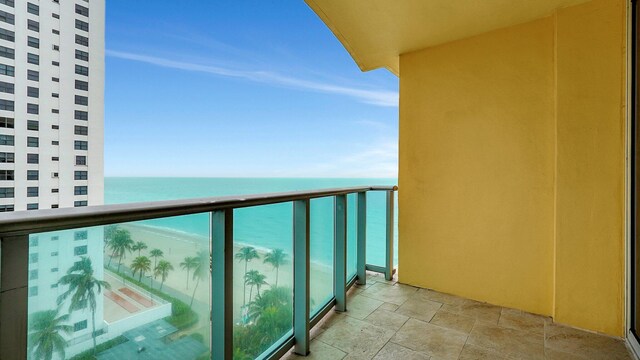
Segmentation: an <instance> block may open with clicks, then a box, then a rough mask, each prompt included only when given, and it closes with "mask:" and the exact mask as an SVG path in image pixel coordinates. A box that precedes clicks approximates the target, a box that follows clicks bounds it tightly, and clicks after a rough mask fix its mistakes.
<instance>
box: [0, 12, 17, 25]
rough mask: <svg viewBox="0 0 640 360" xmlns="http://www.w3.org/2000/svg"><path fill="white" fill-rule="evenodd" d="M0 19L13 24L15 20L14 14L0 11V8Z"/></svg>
mask: <svg viewBox="0 0 640 360" xmlns="http://www.w3.org/2000/svg"><path fill="white" fill-rule="evenodd" d="M0 21H3V22H6V23H7V24H11V25H13V24H15V22H16V20H15V16H13V14H11V13H8V12H6V11H1V10H0Z"/></svg>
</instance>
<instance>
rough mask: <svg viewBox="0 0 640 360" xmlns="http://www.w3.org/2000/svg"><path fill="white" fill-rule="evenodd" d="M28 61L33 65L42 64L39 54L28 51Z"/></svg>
mask: <svg viewBox="0 0 640 360" xmlns="http://www.w3.org/2000/svg"><path fill="white" fill-rule="evenodd" d="M27 62H28V63H29V64H33V65H40V56H38V55H37V54H32V53H27Z"/></svg>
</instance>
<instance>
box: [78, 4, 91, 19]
mask: <svg viewBox="0 0 640 360" xmlns="http://www.w3.org/2000/svg"><path fill="white" fill-rule="evenodd" d="M76 14H80V15H82V16H89V8H87V7H84V6H82V5H78V4H76Z"/></svg>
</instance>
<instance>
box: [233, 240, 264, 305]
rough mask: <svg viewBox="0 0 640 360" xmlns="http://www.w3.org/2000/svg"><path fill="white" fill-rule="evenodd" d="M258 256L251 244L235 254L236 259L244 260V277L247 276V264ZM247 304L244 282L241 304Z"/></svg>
mask: <svg viewBox="0 0 640 360" xmlns="http://www.w3.org/2000/svg"><path fill="white" fill-rule="evenodd" d="M259 258H260V256H259V255H258V252H257V251H256V249H255V248H254V247H252V246H245V247H243V248H241V249H240V251H238V253H237V254H236V259H237V260H238V261H244V278H245V279H246V278H247V265H248V264H249V262H250V261H251V260H253V259H259ZM246 304H247V286H246V284H245V286H244V289H243V291H242V306H245V305H246Z"/></svg>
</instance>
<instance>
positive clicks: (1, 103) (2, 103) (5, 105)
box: [0, 99, 14, 111]
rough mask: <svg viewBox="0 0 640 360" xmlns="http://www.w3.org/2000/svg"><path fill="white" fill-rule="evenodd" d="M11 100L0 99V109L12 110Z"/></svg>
mask: <svg viewBox="0 0 640 360" xmlns="http://www.w3.org/2000/svg"><path fill="white" fill-rule="evenodd" d="M13 108H14V106H13V101H12V100H3V99H0V110H7V111H13Z"/></svg>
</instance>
